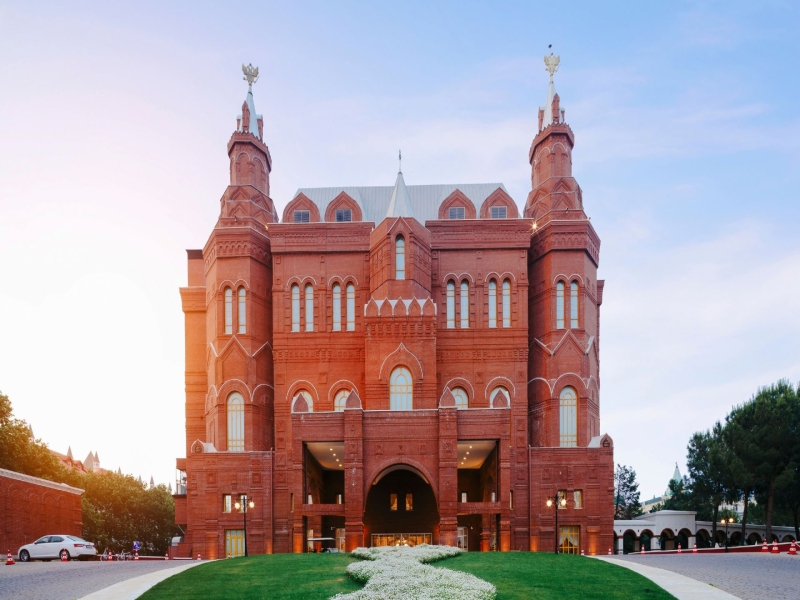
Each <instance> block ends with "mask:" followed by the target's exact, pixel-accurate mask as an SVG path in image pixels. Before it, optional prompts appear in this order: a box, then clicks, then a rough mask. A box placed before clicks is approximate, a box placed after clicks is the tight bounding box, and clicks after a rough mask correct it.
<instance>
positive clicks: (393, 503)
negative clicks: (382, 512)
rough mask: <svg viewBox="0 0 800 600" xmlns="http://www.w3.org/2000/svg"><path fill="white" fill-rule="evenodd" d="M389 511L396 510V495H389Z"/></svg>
mask: <svg viewBox="0 0 800 600" xmlns="http://www.w3.org/2000/svg"><path fill="white" fill-rule="evenodd" d="M389 510H397V494H389Z"/></svg>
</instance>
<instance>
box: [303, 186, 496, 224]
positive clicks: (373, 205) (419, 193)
mask: <svg viewBox="0 0 800 600" xmlns="http://www.w3.org/2000/svg"><path fill="white" fill-rule="evenodd" d="M401 178H402V175H401V174H398V179H401ZM395 187H396V186H391V185H385V186H344V187H324V188H300V189H298V190H297V192H295V195H294V197H295V198H296V197H297V196H298V195H300V194H303V195H304V196H306V197H307V198H308V199H309V200H311V201H312V202H313V203H314V204H315V205H316V206H317V208H318V209H319V214H320V218H321V219H322V220H323V221H324V220H325V209H326V208H327V207H328V204H329V203H330V201H331V200H333V199H334V198H336V196H338V195H339V194H341V193H342V192H345V193H346V194H347V195H348V196H350V197H351V198H352V199H353V200H355V201H356V203H357V204H358V205H359V207H360V208H361V213H362V214H363V216H364V221H372V222H373V223H380V222H381V221H383V219H385V218H386V216H387V213H388V212H389V205H390V203H391V200H392V193H393V192H394V190H395ZM403 187H404V188H405V190H406V194H407V196H408V200H409V202H410V207H411V210H412V211H413V217H414V218H415V219H417V220H418V221H419V222H421V223H424V222H425V221H433V220H436V219H438V218H439V206H440V205H441V204H442V202H443V201H444V200H445V199H446V198H447V197H448V196H449V195H450V194H452V193H453V192H454V191H456V190H461V193H463V194H464V195H465V196H466V197H467V198H469V199H470V200H471V201H472V203H473V204H474V205H475V209H476V210H477V211H480V208H481V204H483V202H484V200H486V198H488V197H489V196H491V195H492V193H494V192H495V191H496V190H497V189H498V188H500V189H502V190H503V191H504V192H506V193H508V191H507V190H506V188H505V186H504V185H503V184H502V183H452V184H436V185H408V186H407V185H405V181H403Z"/></svg>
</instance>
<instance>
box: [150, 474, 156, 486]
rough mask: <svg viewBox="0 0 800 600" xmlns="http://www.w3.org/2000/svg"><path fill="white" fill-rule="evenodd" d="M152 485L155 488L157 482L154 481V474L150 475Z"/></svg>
mask: <svg viewBox="0 0 800 600" xmlns="http://www.w3.org/2000/svg"><path fill="white" fill-rule="evenodd" d="M150 487H151V488H154V487H156V482H155V481H153V476H152V475H150Z"/></svg>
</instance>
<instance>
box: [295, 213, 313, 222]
mask: <svg viewBox="0 0 800 600" xmlns="http://www.w3.org/2000/svg"><path fill="white" fill-rule="evenodd" d="M310 221H311V212H310V211H308V210H296V211H294V222H295V223H308V222H310Z"/></svg>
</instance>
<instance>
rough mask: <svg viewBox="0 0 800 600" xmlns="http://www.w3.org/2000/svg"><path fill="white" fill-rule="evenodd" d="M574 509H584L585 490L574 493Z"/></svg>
mask: <svg viewBox="0 0 800 600" xmlns="http://www.w3.org/2000/svg"><path fill="white" fill-rule="evenodd" d="M572 508H583V490H575V491H574V492H572Z"/></svg>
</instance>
